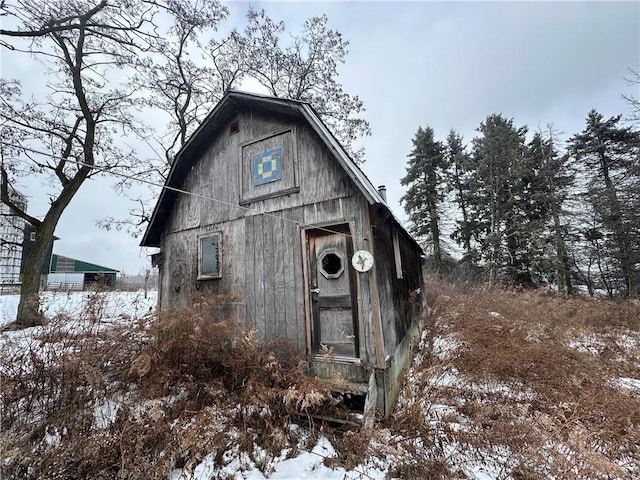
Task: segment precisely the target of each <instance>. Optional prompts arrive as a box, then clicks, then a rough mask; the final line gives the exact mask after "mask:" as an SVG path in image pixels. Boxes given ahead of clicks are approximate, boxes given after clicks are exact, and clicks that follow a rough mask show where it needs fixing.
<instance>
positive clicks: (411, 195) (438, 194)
mask: <svg viewBox="0 0 640 480" xmlns="http://www.w3.org/2000/svg"><path fill="white" fill-rule="evenodd" d="M408 158H409V163H408V165H407V173H406V175H405V176H404V178H402V180H400V183H401V184H402V185H403V186H406V187H408V188H407V191H406V193H405V194H404V195H403V197H402V198H401V200H400V201H401V202H402V204H403V206H404V209H405V211H406V212H407V215H409V220H410V221H411V224H412V226H411V228H410V230H411V232H412V233H413V234H414V235H416V237H418V238H419V239H420V240H422V241H424V242H431V243H432V244H433V259H434V266H435V269H436V271H439V270H440V267H441V266H442V249H441V244H440V235H441V233H440V228H441V225H440V223H441V221H440V210H441V208H442V202H443V200H444V190H445V189H444V172H445V169H446V162H445V158H444V156H443V146H442V144H441V143H440V142H438V141H436V140H435V139H434V135H433V129H431V127H426V128H424V129H423V128H422V127H420V128H418V131H417V132H416V134H415V137H414V138H413V149H412V150H411V152H410V153H409V155H408Z"/></svg>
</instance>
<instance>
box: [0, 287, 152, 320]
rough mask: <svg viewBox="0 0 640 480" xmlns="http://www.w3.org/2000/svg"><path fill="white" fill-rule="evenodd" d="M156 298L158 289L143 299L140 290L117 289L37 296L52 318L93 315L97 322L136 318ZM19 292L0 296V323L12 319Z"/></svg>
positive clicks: (142, 314)
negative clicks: (122, 290) (123, 290)
mask: <svg viewBox="0 0 640 480" xmlns="http://www.w3.org/2000/svg"><path fill="white" fill-rule="evenodd" d="M157 299H158V291H157V290H150V291H149V292H148V294H147V298H144V292H143V291H133V292H121V291H108V292H90V291H83V292H51V291H46V292H43V293H42V294H41V296H40V303H41V305H42V307H41V308H42V311H43V313H44V314H45V315H46V316H47V317H49V318H53V317H56V316H59V315H68V316H71V317H80V318H83V317H87V316H89V315H93V316H95V318H96V320H98V321H105V320H107V319H109V320H111V321H114V320H120V321H122V320H127V319H132V318H140V317H142V316H144V315H145V314H147V313H149V312H150V311H152V310H153V309H154V308H155V306H156V304H157ZM18 303H20V295H1V296H0V325H5V324H7V323H11V322H13V321H15V319H16V314H17V312H18Z"/></svg>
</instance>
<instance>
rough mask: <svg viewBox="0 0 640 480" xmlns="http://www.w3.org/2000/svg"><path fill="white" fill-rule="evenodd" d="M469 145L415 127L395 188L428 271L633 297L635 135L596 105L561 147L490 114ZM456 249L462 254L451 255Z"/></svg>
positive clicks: (636, 291) (639, 248)
mask: <svg viewBox="0 0 640 480" xmlns="http://www.w3.org/2000/svg"><path fill="white" fill-rule="evenodd" d="M477 132H478V133H477V135H476V136H475V137H474V138H473V139H472V140H471V142H470V144H468V145H466V144H465V143H464V141H463V138H462V137H461V136H460V134H459V133H457V132H456V131H455V130H453V129H451V130H450V131H449V134H448V136H447V138H446V139H445V140H444V141H440V140H438V139H436V138H435V135H434V131H433V129H432V128H431V127H429V126H427V127H425V128H422V127H420V128H418V131H417V132H416V134H415V136H414V138H413V148H412V150H411V152H410V153H409V155H408V164H407V169H406V175H405V177H404V178H403V179H402V180H401V184H402V185H403V186H405V187H406V192H405V194H404V195H403V197H402V199H401V203H402V205H403V207H404V209H405V211H406V213H407V215H408V217H409V221H410V227H409V230H410V231H411V233H413V234H414V235H415V236H416V237H417V238H418V239H419V241H420V242H421V243H422V244H423V245H424V246H426V247H427V251H429V252H430V255H429V258H428V266H429V269H430V270H432V271H434V272H437V273H439V274H441V275H448V276H450V277H453V278H456V277H457V278H462V279H475V280H482V281H485V282H487V283H488V284H489V285H498V284H501V285H513V286H522V287H526V288H536V287H541V286H557V288H558V290H559V291H561V292H563V293H565V294H569V295H571V294H574V293H577V291H578V289H579V288H582V289H584V288H586V289H587V291H588V292H589V294H590V295H594V294H595V293H596V292H597V291H604V292H606V294H607V295H608V296H609V297H624V298H630V297H631V298H637V297H638V296H640V131H639V130H638V129H636V128H634V127H633V126H623V125H622V124H621V116H620V115H618V116H614V117H611V118H604V117H603V115H602V114H600V113H599V112H597V111H596V110H591V111H590V112H589V113H588V115H587V117H586V124H585V128H584V130H583V131H582V132H580V133H576V134H574V135H572V136H571V137H570V138H569V139H568V140H566V142H561V141H560V140H559V138H558V134H557V132H555V131H554V130H553V128H552V127H549V128H548V129H547V131H537V132H533V134H532V135H531V136H530V139H528V138H527V134H528V132H529V130H528V127H527V126H526V125H525V126H521V127H518V126H516V125H515V124H514V121H513V119H508V118H506V117H505V116H503V115H502V114H491V115H489V116H487V117H486V119H485V120H484V121H483V122H481V123H480V125H479V127H478V129H477ZM454 252H458V253H459V254H460V256H461V258H459V259H455V258H454V256H453V253H454Z"/></svg>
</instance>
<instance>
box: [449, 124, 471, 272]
mask: <svg viewBox="0 0 640 480" xmlns="http://www.w3.org/2000/svg"><path fill="white" fill-rule="evenodd" d="M444 156H445V160H446V163H447V165H448V169H447V172H446V179H447V184H448V189H449V191H450V192H452V193H453V201H454V203H455V205H456V206H457V207H458V209H459V210H460V216H461V217H460V219H459V220H456V224H457V227H456V228H455V229H454V231H453V233H452V234H451V238H452V239H454V240H456V242H458V244H459V245H461V246H462V248H463V249H464V260H467V261H473V259H474V258H475V255H474V252H473V251H472V247H471V238H472V231H473V225H472V223H473V221H472V219H471V217H470V216H469V201H470V192H469V185H470V181H471V175H472V164H471V157H470V156H469V154H468V153H467V151H466V146H465V145H464V143H463V139H462V137H461V136H460V134H459V133H457V132H456V131H455V130H453V129H451V130H450V131H449V135H448V136H447V142H446V144H445V147H444Z"/></svg>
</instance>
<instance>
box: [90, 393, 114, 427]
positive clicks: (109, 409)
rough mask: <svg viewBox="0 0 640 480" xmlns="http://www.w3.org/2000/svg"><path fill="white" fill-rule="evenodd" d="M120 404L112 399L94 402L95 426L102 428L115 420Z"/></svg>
mask: <svg viewBox="0 0 640 480" xmlns="http://www.w3.org/2000/svg"><path fill="white" fill-rule="evenodd" d="M119 408H120V405H119V404H118V403H116V402H114V401H112V400H105V401H103V402H96V406H95V408H94V410H93V422H94V425H95V426H96V428H99V429H104V428H109V426H110V425H111V424H112V423H113V422H115V421H116V415H117V414H118V409H119Z"/></svg>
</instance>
